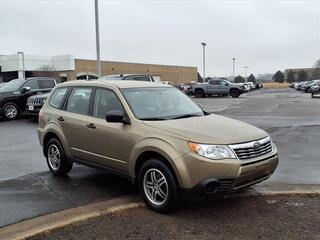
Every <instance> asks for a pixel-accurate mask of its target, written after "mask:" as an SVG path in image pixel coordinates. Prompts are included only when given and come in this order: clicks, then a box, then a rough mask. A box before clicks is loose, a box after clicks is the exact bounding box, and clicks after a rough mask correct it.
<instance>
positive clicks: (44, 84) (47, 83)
mask: <svg viewBox="0 0 320 240" xmlns="http://www.w3.org/2000/svg"><path fill="white" fill-rule="evenodd" d="M38 84H39V87H40V89H47V88H54V87H55V85H56V84H55V82H54V80H52V79H51V80H38Z"/></svg>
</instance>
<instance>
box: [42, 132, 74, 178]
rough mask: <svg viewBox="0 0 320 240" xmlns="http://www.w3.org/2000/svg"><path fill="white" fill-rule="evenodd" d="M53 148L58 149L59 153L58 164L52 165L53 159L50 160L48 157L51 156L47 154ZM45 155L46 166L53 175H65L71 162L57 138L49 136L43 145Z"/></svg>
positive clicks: (70, 167)
mask: <svg viewBox="0 0 320 240" xmlns="http://www.w3.org/2000/svg"><path fill="white" fill-rule="evenodd" d="M53 149H55V150H56V151H58V154H59V164H56V166H54V163H53V162H55V161H54V160H50V157H52V156H49V155H50V152H51V153H52V150H53ZM45 156H46V160H47V165H48V168H49V169H50V171H51V172H52V173H53V174H54V175H56V176H66V175H67V174H68V173H69V172H70V171H71V169H72V166H73V163H72V162H69V161H68V159H67V157H66V154H65V152H64V149H63V146H62V144H61V143H60V141H59V140H58V139H56V138H51V139H50V140H49V141H48V142H47V144H46V146H45ZM55 163H57V162H55Z"/></svg>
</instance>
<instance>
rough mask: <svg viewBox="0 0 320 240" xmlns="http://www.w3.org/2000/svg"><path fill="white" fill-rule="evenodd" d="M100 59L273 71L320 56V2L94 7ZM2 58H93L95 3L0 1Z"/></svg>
mask: <svg viewBox="0 0 320 240" xmlns="http://www.w3.org/2000/svg"><path fill="white" fill-rule="evenodd" d="M99 7H100V9H99V11H100V12H99V13H100V32H101V34H100V38H101V58H102V59H103V60H111V61H112V60H114V61H125V62H142V63H158V64H169V65H185V66H196V67H198V70H199V71H200V72H201V73H202V46H201V44H200V43H201V42H202V41H205V42H207V47H206V50H207V58H206V59H207V64H206V68H207V73H208V75H210V76H227V75H232V57H235V58H236V74H242V75H244V69H243V66H249V71H248V72H253V73H254V74H257V73H266V72H270V73H274V72H275V71H276V70H278V69H281V70H283V69H285V68H291V67H312V65H313V63H314V62H315V60H316V59H318V58H320V1H307V0H305V1H288V0H287V1H266V0H265V1H262V0H261V1H259V0H256V1H196V0H194V1H191V0H190V1H182V0H180V1H178V0H176V1H174V0H171V1H162V0H158V1H156V0H154V1H152V0H150V1H133V0H132V1H121V0H118V1H110V0H105V1H103V0H100V1H99ZM0 8H1V9H0V27H1V28H0V34H1V36H0V54H14V53H16V52H17V51H24V52H25V53H26V54H36V55H49V56H51V55H59V54H74V56H75V57H76V58H86V59H94V58H95V57H96V51H95V28H94V1H93V0H64V1H54V0H52V1H45V0H33V1H29V0H20V1H15V0H0Z"/></svg>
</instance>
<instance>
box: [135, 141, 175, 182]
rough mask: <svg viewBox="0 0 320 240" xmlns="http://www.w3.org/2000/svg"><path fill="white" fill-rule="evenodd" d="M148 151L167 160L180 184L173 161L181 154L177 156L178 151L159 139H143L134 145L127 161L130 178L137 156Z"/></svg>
mask: <svg viewBox="0 0 320 240" xmlns="http://www.w3.org/2000/svg"><path fill="white" fill-rule="evenodd" d="M150 151H151V152H156V153H158V154H160V155H162V156H163V157H164V158H165V159H166V160H168V162H169V163H170V165H171V167H172V168H173V170H174V172H175V175H176V177H177V178H178V181H179V183H180V181H181V178H180V175H179V171H177V166H176V164H175V162H174V160H175V159H177V158H179V157H180V156H181V154H179V151H178V149H176V148H175V147H174V146H173V145H172V144H170V143H169V142H166V141H164V140H163V139H160V138H145V139H143V140H141V141H140V142H139V143H138V144H136V146H135V147H134V148H133V150H132V153H131V157H130V161H129V174H130V176H132V177H135V166H136V162H137V160H138V158H139V156H140V155H141V154H142V153H144V152H150Z"/></svg>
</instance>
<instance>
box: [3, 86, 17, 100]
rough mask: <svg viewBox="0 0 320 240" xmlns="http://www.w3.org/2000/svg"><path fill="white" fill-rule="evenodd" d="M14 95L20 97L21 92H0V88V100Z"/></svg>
mask: <svg viewBox="0 0 320 240" xmlns="http://www.w3.org/2000/svg"><path fill="white" fill-rule="evenodd" d="M14 95H17V96H19V95H21V92H20V91H6V90H2V91H1V88H0V98H2V97H7V96H14Z"/></svg>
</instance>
